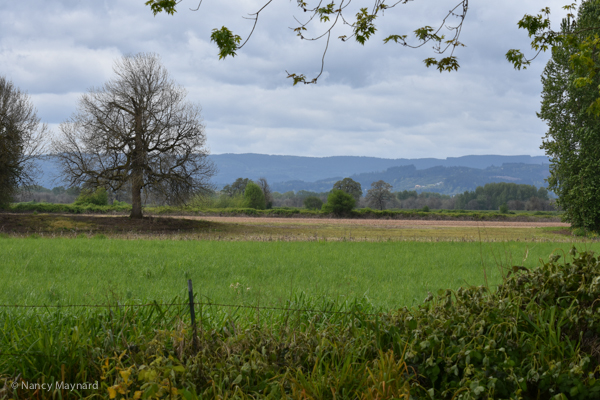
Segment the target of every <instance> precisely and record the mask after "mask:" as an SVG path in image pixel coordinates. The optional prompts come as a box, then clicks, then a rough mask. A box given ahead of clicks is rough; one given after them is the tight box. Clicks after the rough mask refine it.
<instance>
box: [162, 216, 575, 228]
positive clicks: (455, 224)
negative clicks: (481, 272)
mask: <svg viewBox="0 0 600 400" xmlns="http://www.w3.org/2000/svg"><path fill="white" fill-rule="evenodd" d="M173 218H184V219H194V220H202V221H212V222H229V223H239V224H256V225H272V224H298V225H348V226H368V227H371V228H373V227H382V228H462V227H474V228H477V227H480V228H546V227H554V226H556V227H569V226H571V225H570V224H568V223H564V222H513V221H431V220H414V219H413V220H399V219H343V218H320V219H308V218H261V217H214V216H201V217H200V216H199V217H194V216H177V217H175V216H174V217H173Z"/></svg>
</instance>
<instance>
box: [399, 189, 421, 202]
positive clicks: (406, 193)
mask: <svg viewBox="0 0 600 400" xmlns="http://www.w3.org/2000/svg"><path fill="white" fill-rule="evenodd" d="M418 196H419V194H418V193H417V191H416V190H403V191H401V192H397V193H396V198H397V199H398V200H406V199H409V198H411V197H414V198H417V197H418Z"/></svg>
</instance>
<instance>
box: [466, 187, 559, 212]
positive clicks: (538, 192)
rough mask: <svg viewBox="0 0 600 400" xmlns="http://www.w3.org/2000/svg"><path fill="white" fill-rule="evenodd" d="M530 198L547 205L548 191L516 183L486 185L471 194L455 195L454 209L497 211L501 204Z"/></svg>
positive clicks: (468, 192)
mask: <svg viewBox="0 0 600 400" xmlns="http://www.w3.org/2000/svg"><path fill="white" fill-rule="evenodd" d="M532 198H536V199H540V200H543V201H544V202H546V203H547V202H548V199H549V197H548V190H547V189H545V188H539V189H538V188H536V187H535V186H533V185H522V184H516V183H507V182H496V183H486V184H485V185H484V186H477V188H476V189H475V190H474V191H472V192H470V191H465V192H464V193H462V194H459V195H457V196H456V199H455V207H456V208H457V209H471V210H473V209H476V210H497V209H498V207H500V205H502V204H505V203H508V202H512V201H529V200H531V199H532Z"/></svg>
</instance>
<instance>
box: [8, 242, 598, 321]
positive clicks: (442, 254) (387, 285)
mask: <svg viewBox="0 0 600 400" xmlns="http://www.w3.org/2000/svg"><path fill="white" fill-rule="evenodd" d="M571 246H572V245H571V244H569V243H548V242H537V243H535V242H514V241H509V242H482V243H477V242H409V241H406V242H329V241H328V242H322V241H321V242H245V241H239V242H225V241H192V240H187V241H176V240H117V239H106V238H104V239H97V238H89V239H88V238H78V239H58V238H56V239H44V238H7V237H5V238H0V276H2V279H1V280H0V303H2V304H25V305H55V304H61V305H67V304H114V303H115V302H120V303H146V302H152V301H157V302H169V301H172V300H173V299H175V298H178V299H185V298H186V297H187V280H188V279H192V281H193V284H194V291H195V293H196V296H197V301H202V302H216V303H226V304H242V305H256V304H260V305H261V306H267V305H271V306H278V305H283V304H285V303H286V301H288V300H290V299H292V298H294V296H298V295H304V296H307V297H308V298H313V299H317V298H321V299H326V300H336V301H346V300H349V301H352V300H354V299H361V300H363V299H366V300H368V302H370V303H371V304H372V305H373V306H375V307H376V308H381V309H387V310H392V309H397V308H401V307H403V306H413V305H417V304H420V303H422V301H423V299H424V298H425V297H426V296H427V295H428V292H432V293H437V292H438V291H439V290H440V289H448V288H450V289H458V288H459V287H461V286H462V287H468V286H479V285H487V286H488V287H490V288H491V289H493V288H495V287H496V286H497V285H498V284H499V283H501V282H502V279H503V275H505V274H506V272H507V270H506V268H508V267H511V266H513V265H520V266H525V267H527V268H532V267H535V266H537V265H539V263H540V259H543V260H548V256H549V255H550V254H552V253H554V254H561V255H562V254H564V253H566V252H568V251H569V249H570V248H571ZM577 247H578V249H580V250H594V251H598V250H600V244H599V243H578V244H577Z"/></svg>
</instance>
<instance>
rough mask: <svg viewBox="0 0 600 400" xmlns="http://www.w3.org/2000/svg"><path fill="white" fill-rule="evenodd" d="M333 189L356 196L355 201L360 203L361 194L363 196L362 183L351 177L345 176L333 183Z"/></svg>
mask: <svg viewBox="0 0 600 400" xmlns="http://www.w3.org/2000/svg"><path fill="white" fill-rule="evenodd" d="M333 190H341V191H343V192H345V193H348V194H349V195H351V196H352V197H354V201H355V203H358V200H359V199H360V196H362V187H361V186H360V183H358V182H356V181H354V180H352V179H351V178H344V179H342V180H341V181H337V182H336V183H334V184H333Z"/></svg>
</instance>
